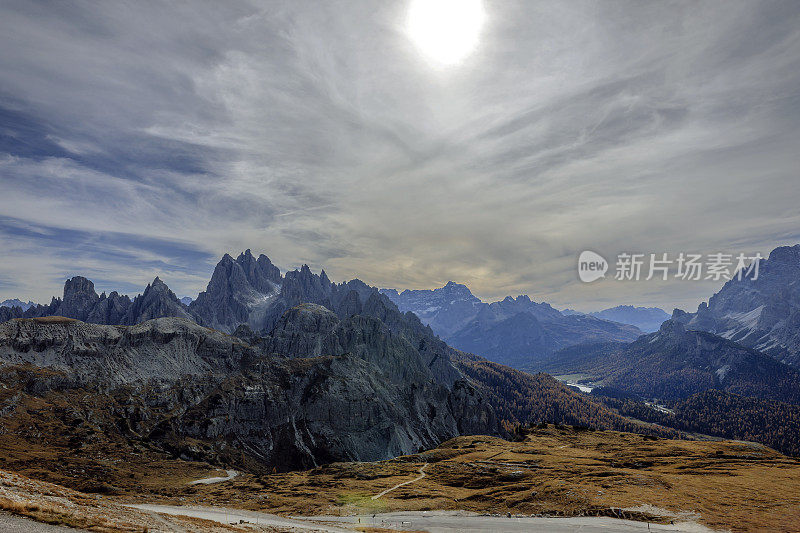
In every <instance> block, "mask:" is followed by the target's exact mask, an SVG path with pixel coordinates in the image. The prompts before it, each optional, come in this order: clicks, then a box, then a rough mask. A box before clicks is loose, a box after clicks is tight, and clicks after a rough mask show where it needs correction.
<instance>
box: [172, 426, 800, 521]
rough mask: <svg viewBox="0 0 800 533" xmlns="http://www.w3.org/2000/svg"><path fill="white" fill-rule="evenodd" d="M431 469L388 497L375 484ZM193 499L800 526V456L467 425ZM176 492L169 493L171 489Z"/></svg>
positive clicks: (217, 488)
mask: <svg viewBox="0 0 800 533" xmlns="http://www.w3.org/2000/svg"><path fill="white" fill-rule="evenodd" d="M425 462H429V463H430V464H429V466H428V468H427V470H426V474H427V477H425V478H423V479H422V480H420V481H418V482H415V483H412V484H409V485H406V486H404V487H401V488H399V489H397V490H395V491H393V492H390V493H388V494H387V495H386V496H384V497H382V498H380V499H379V500H371V498H370V496H371V495H374V494H377V493H379V492H380V491H382V490H384V489H386V488H389V487H391V486H393V485H396V484H397V483H400V482H403V481H407V480H409V479H413V478H415V477H417V476H418V475H419V474H418V470H419V468H420V466H421V465H422V464H424V463H425ZM181 492H182V494H181V497H182V498H184V500H182V501H184V502H196V503H204V504H206V505H209V504H220V505H222V504H224V505H231V506H236V507H241V508H246V509H253V510H264V511H268V512H275V513H279V514H280V513H283V514H303V515H313V514H331V513H333V514H337V513H338V514H358V513H365V514H371V513H373V512H381V511H398V510H431V509H448V510H457V509H464V510H470V511H476V512H490V513H504V512H510V513H514V514H525V515H531V514H533V515H536V514H547V515H558V516H562V515H565V516H587V515H588V516H598V515H599V516H614V517H625V518H631V519H638V520H649V521H654V522H655V521H660V522H668V521H670V520H683V519H696V520H698V521H700V522H702V523H704V524H706V525H707V526H709V527H712V528H715V529H730V530H732V531H800V461H798V460H796V459H792V458H788V457H785V456H783V455H781V454H779V453H777V452H775V451H773V450H770V449H768V448H765V447H763V446H760V445H757V444H750V443H738V442H730V441H718V442H709V441H679V440H663V439H659V440H655V441H654V440H646V439H644V438H643V437H642V436H640V435H634V434H628V433H618V432H612V431H602V432H600V431H598V432H594V431H575V430H573V429H571V428H565V429H561V430H558V429H555V428H553V427H552V426H550V427H549V428H547V429H542V430H534V431H532V432H531V434H530V435H529V436H528V437H527V438H526V440H525V441H524V442H508V441H504V440H502V439H497V438H493V437H459V438H457V439H453V440H451V441H448V442H446V443H444V444H442V445H441V446H440V447H439V448H437V449H435V450H431V451H429V452H425V453H422V454H418V455H414V456H408V457H403V458H399V459H396V460H391V461H382V462H376V463H335V464H331V465H327V466H324V467H321V468H316V469H313V470H308V471H304V472H289V473H285V474H273V475H269V476H264V477H261V478H256V477H253V476H249V475H243V476H240V477H239V478H236V479H235V480H234V481H233V482H230V483H224V484H219V485H210V486H204V487H197V488H196V489H194V490H191V491H189V490H186V489H184V490H183V491H181ZM168 499H169V498H168Z"/></svg>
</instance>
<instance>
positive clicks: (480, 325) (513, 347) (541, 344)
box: [381, 281, 642, 370]
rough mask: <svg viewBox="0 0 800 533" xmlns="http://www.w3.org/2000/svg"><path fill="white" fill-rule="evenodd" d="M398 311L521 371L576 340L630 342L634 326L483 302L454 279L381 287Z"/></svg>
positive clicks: (513, 301)
mask: <svg viewBox="0 0 800 533" xmlns="http://www.w3.org/2000/svg"><path fill="white" fill-rule="evenodd" d="M381 293H382V294H385V295H386V296H388V297H389V298H390V299H391V300H392V301H393V302H394V303H395V304H397V306H398V308H399V309H400V310H402V311H408V312H413V313H414V314H416V315H417V316H419V318H420V320H422V322H423V323H424V324H427V325H429V326H430V327H431V329H433V331H434V333H436V334H437V335H439V337H441V338H442V339H443V340H444V341H446V342H447V343H448V344H449V345H451V346H453V347H454V348H458V349H460V350H464V351H466V352H471V353H475V354H478V355H481V356H484V357H486V358H487V359H489V360H492V361H496V362H498V363H502V364H506V365H509V366H512V367H514V368H519V369H523V370H535V369H537V368H538V367H537V365H538V362H539V361H541V360H545V359H547V358H548V357H549V356H550V355H551V354H553V353H555V352H556V351H557V350H559V349H561V348H564V347H567V346H572V345H576V344H582V343H590V342H600V341H632V340H634V339H636V338H637V337H638V336H639V335H641V334H642V332H641V331H640V330H639V329H638V328H636V327H635V326H631V325H628V324H621V323H619V322H611V321H609V320H603V319H601V318H596V317H593V316H589V315H583V314H579V315H569V316H567V315H564V314H562V313H561V312H559V311H558V310H556V309H555V308H553V307H552V306H551V305H550V304H547V303H537V302H534V301H532V300H531V299H530V298H529V297H528V296H525V295H521V296H517V297H516V298H512V297H511V296H508V297H506V298H505V299H503V300H501V301H497V302H492V303H488V304H487V303H484V302H482V301H481V300H480V299H478V298H477V297H476V296H474V295H473V294H472V292H470V290H469V289H468V288H467V287H466V286H465V285H461V284H458V283H454V282H452V281H451V282H449V283H447V284H446V285H445V286H444V287H440V288H438V289H433V290H404V291H402V292H398V291H397V290H396V289H381Z"/></svg>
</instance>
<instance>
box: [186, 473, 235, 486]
mask: <svg viewBox="0 0 800 533" xmlns="http://www.w3.org/2000/svg"><path fill="white" fill-rule="evenodd" d="M225 472H226V473H227V474H228V475H227V476H225V477H207V478H204V479H195V480H194V481H190V482H189V485H210V484H211V483H221V482H222V481H230V480H232V479H233V478H235V477H236V476H238V475H239V472H237V471H236V470H226V471H225Z"/></svg>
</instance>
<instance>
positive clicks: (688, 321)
mask: <svg viewBox="0 0 800 533" xmlns="http://www.w3.org/2000/svg"><path fill="white" fill-rule="evenodd" d="M673 319H674V320H676V321H678V322H681V323H683V324H685V325H686V327H687V328H688V329H693V330H701V331H708V332H711V333H715V334H717V335H720V336H722V337H725V338H726V339H730V340H733V341H736V342H738V343H739V344H742V345H744V346H748V347H751V348H755V349H757V350H759V351H762V352H764V353H767V354H769V355H771V356H773V357H775V358H776V359H777V360H779V361H782V362H784V363H786V364H789V365H792V366H793V367H795V368H800V244H798V245H795V246H782V247H779V248H776V249H774V250H773V251H772V253H770V254H769V258H768V259H765V260H761V261H760V264H759V275H758V279H756V280H752V279H749V278H748V277H746V276H745V277H744V278H743V279H742V280H738V279H735V278H734V279H732V280H730V281H728V282H727V283H725V285H724V286H723V287H722V289H721V290H720V291H719V292H718V293H716V294H715V295H714V296H712V297H711V298H710V299H709V301H708V303H707V304H706V303H705V302H704V303H702V304H700V306H699V307H698V308H697V312H695V313H685V312H683V311H680V310H675V312H674V313H673Z"/></svg>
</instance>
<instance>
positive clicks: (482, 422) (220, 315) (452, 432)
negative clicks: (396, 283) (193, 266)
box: [0, 252, 502, 470]
mask: <svg viewBox="0 0 800 533" xmlns="http://www.w3.org/2000/svg"><path fill="white" fill-rule="evenodd" d="M2 312H4V313H12V314H20V312H21V309H20V308H3V311H2ZM22 314H23V315H24V316H22V317H17V316H11V317H8V318H11V320H6V321H4V322H3V323H2V324H0V362H2V364H1V365H0V381H2V383H3V384H4V386H5V387H6V388H5V389H4V390H15V391H17V394H16V395H15V394H12V395H6V402H5V403H4V404H3V406H2V408H1V409H2V412H4V413H13V412H14V409H15V408H16V405H17V404H18V402H19V398H20V395H34V396H36V397H39V398H41V399H42V400H41V401H46V402H56V403H57V404H61V403H63V404H66V405H69V404H71V403H74V402H76V401H77V400H76V398H80V401H79V403H80V405H76V406H75V408H74V409H75V413H74V414H75V416H79V415H80V416H81V417H85V416H88V417H89V418H91V419H92V421H93V424H97V425H99V426H100V427H101V428H102V430H103V432H104V434H106V435H118V436H119V437H120V438H123V439H127V440H131V439H132V440H141V439H144V440H146V441H147V442H151V443H157V444H158V445H159V446H161V447H163V448H164V449H167V450H172V451H173V452H174V453H176V454H178V455H181V456H186V457H195V458H205V459H208V460H213V461H223V462H226V463H228V464H243V465H250V466H252V467H253V468H259V469H262V470H263V469H271V468H277V469H279V470H285V469H292V468H306V467H312V466H315V465H318V464H322V463H325V462H330V461H334V460H373V459H385V458H389V457H394V456H397V455H403V454H408V453H413V452H416V451H418V450H419V449H420V448H430V447H433V446H435V445H437V444H438V443H440V442H442V441H443V440H447V439H449V438H452V437H454V436H457V435H462V434H472V433H480V434H488V435H499V434H501V433H502V429H501V426H500V424H499V421H498V420H497V417H496V415H495V411H494V409H493V408H492V407H491V405H489V403H488V402H487V401H486V399H485V398H484V396H483V395H482V394H481V393H479V392H478V391H477V389H476V388H475V387H474V385H473V383H472V382H471V381H470V380H469V379H467V378H465V377H464V376H463V375H462V373H461V372H460V371H459V370H458V369H457V368H456V367H455V366H454V364H453V362H452V357H453V354H454V353H455V350H453V349H452V348H450V347H449V346H447V344H445V343H444V342H443V341H441V340H439V339H438V338H436V336H435V335H434V334H433V333H432V331H431V330H430V328H427V327H426V326H424V325H423V324H422V323H421V322H420V321H419V319H418V318H417V317H416V316H415V315H413V314H411V313H402V312H400V311H399V310H398V309H397V307H396V306H395V305H394V304H393V303H392V302H391V301H390V300H389V299H388V298H386V297H385V296H383V295H381V294H380V293H378V291H377V289H375V288H372V287H369V286H367V285H366V284H364V283H363V282H361V281H358V280H353V281H350V282H347V283H341V284H336V283H333V282H331V281H330V280H329V279H328V278H327V276H326V275H325V273H324V272H322V273H320V274H319V275H317V274H314V273H312V272H311V271H310V269H309V268H308V267H307V266H303V268H301V269H300V270H297V271H294V272H289V273H287V274H286V275H285V276H282V275H281V274H280V272H279V271H278V269H277V268H274V267H272V265H271V263H270V262H269V260H268V259H267V258H266V256H260V257H259V258H258V259H255V258H253V257H252V255H251V254H250V253H249V252H245V253H244V254H241V255H240V256H239V257H238V258H237V259H236V260H234V259H233V258H232V257H230V256H225V257H223V259H222V260H221V261H220V263H219V265H218V266H217V268H216V269H215V272H214V275H213V276H212V280H211V281H210V282H209V285H208V288H207V290H206V291H205V292H204V293H201V294H200V296H199V297H198V298H197V300H195V301H194V302H192V305H190V306H188V307H187V306H185V305H183V304H182V303H181V302H180V301H179V300H178V299H177V298H176V297H175V295H174V294H173V293H172V291H170V290H169V288H167V286H166V285H165V284H164V283H163V282H162V281H161V280H160V279H158V278H156V279H155V280H154V281H153V283H151V284H149V285H148V286H147V287H146V288H145V290H144V291H143V293H142V294H141V295H139V296H137V297H136V298H134V299H133V300H131V299H129V298H128V297H126V296H119V295H118V294H116V293H111V294H110V295H105V294H101V295H98V294H97V293H96V291H95V290H94V286H93V284H92V283H91V282H90V281H89V280H87V279H85V278H82V277H75V278H72V279H70V280H69V281H67V283H66V284H65V288H64V295H63V298H54V299H53V301H52V303H51V304H49V305H47V306H37V307H34V308H31V309H29V310H28V311H25V312H24V313H22ZM54 315H57V316H54ZM201 323H206V324H211V325H213V326H216V328H214V329H211V328H207V327H203V326H201V325H199V324H201ZM220 330H225V332H223V331H220ZM228 333H233V335H230V334H228ZM84 393H85V394H84ZM44 398H47V400H44ZM108 402H111V404H110V405H109V403H108ZM70 416H72V415H70ZM253 465H256V466H253Z"/></svg>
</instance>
